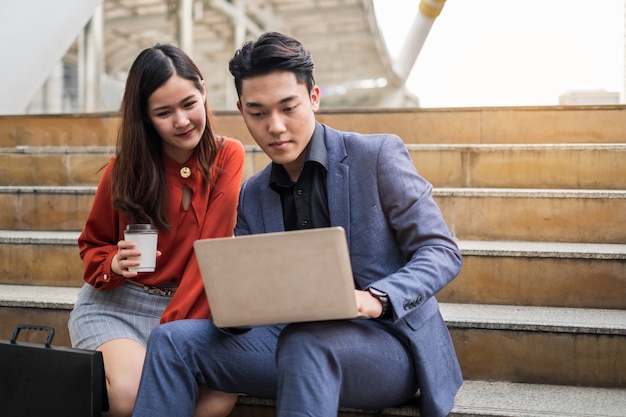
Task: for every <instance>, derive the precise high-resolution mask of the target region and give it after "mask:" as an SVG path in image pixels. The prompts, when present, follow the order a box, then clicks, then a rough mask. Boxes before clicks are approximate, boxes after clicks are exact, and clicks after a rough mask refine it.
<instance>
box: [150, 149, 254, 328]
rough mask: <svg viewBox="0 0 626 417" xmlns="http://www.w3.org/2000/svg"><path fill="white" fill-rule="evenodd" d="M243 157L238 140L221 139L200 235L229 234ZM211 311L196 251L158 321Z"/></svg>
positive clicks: (206, 237)
mask: <svg viewBox="0 0 626 417" xmlns="http://www.w3.org/2000/svg"><path fill="white" fill-rule="evenodd" d="M244 158H245V151H244V147H243V145H242V144H241V142H239V141H238V140H235V139H231V138H224V143H223V146H222V148H221V149H220V152H219V153H218V155H217V157H216V159H215V163H214V166H213V176H214V179H215V185H214V187H213V189H212V190H211V192H210V198H209V204H208V207H207V215H206V216H205V221H204V224H203V225H202V233H201V238H203V239H208V238H216V237H228V236H232V235H233V233H234V229H235V221H236V219H237V200H238V198H239V188H240V187H241V178H242V173H243V163H244ZM210 314H211V311H210V308H209V304H208V301H207V298H206V294H205V292H204V285H203V283H202V278H201V276H200V270H199V267H198V262H197V260H196V257H195V254H193V255H192V256H191V258H190V261H189V263H188V264H187V267H186V269H185V271H184V274H183V277H182V280H181V282H180V285H179V287H178V290H177V291H176V293H175V294H174V296H173V297H172V300H171V301H170V302H169V304H168V306H167V307H166V308H165V311H164V312H163V315H162V316H161V323H167V322H170V321H174V320H179V319H199V318H203V319H206V318H208V317H210Z"/></svg>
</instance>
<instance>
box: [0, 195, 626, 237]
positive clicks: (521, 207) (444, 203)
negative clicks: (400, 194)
mask: <svg viewBox="0 0 626 417" xmlns="http://www.w3.org/2000/svg"><path fill="white" fill-rule="evenodd" d="M95 189H96V187H95V186H71V187H53V186H2V187H0V212H2V213H3V215H2V216H0V229H16V230H82V228H83V226H84V224H85V220H86V218H87V215H88V213H89V210H90V209H91V202H92V200H93V195H94V193H95ZM433 195H434V197H435V200H436V201H437V202H438V204H439V205H440V207H441V211H442V213H443V216H444V218H445V219H446V221H447V222H448V225H449V226H450V229H451V231H452V233H453V234H454V235H455V236H457V237H458V238H459V239H464V240H522V241H525V240H528V241H559V242H586V243H623V242H624V241H626V191H625V190H563V189H550V190H544V189H508V188H436V189H434V190H433Z"/></svg>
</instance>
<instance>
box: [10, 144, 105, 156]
mask: <svg viewBox="0 0 626 417" xmlns="http://www.w3.org/2000/svg"><path fill="white" fill-rule="evenodd" d="M0 153H6V154H24V155H59V154H61V155H65V154H101V153H115V146H23V145H21V146H15V147H0Z"/></svg>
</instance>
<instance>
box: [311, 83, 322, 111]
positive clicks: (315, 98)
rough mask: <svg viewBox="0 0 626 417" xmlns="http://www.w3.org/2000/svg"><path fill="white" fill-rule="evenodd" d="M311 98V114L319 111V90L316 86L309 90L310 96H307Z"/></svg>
mask: <svg viewBox="0 0 626 417" xmlns="http://www.w3.org/2000/svg"><path fill="white" fill-rule="evenodd" d="M309 97H310V98H311V108H312V109H313V112H316V111H318V110H319V109H320V88H319V86H317V85H314V86H313V88H312V89H311V94H310V95H309Z"/></svg>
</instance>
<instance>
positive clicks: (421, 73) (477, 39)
mask: <svg viewBox="0 0 626 417" xmlns="http://www.w3.org/2000/svg"><path fill="white" fill-rule="evenodd" d="M374 2H375V4H376V10H377V15H378V17H379V22H380V26H381V29H382V30H383V34H384V35H385V37H386V38H387V40H388V48H389V50H390V53H391V54H392V55H397V53H398V52H399V49H400V45H401V42H402V41H403V39H404V37H405V36H406V32H407V31H408V28H409V26H410V24H411V22H412V20H413V17H414V15H415V13H416V12H417V6H418V4H419V0H374ZM625 2H626V1H625V0H447V1H446V3H445V6H444V8H443V11H442V13H441V15H440V16H439V17H438V18H437V19H436V20H435V22H434V24H433V26H432V29H431V30H430V33H429V35H428V38H427V39H426V42H425V43H424V45H423V48H422V50H421V52H420V55H419V57H418V59H417V62H416V63H415V66H414V68H413V71H412V73H411V76H410V77H409V80H408V81H407V85H408V86H409V88H410V89H411V90H412V91H413V92H414V93H415V94H416V95H417V96H418V98H419V99H420V104H421V106H422V107H467V106H470V107H471V106H526V105H531V106H532V105H556V104H558V102H559V95H561V94H563V93H565V92H567V91H570V90H589V89H592V90H606V91H610V92H618V93H620V95H621V100H620V102H621V103H624V84H625V79H626V76H625V65H624V55H625V51H626V48H625V46H624V37H625V35H624V26H625V25H624V15H625Z"/></svg>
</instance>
